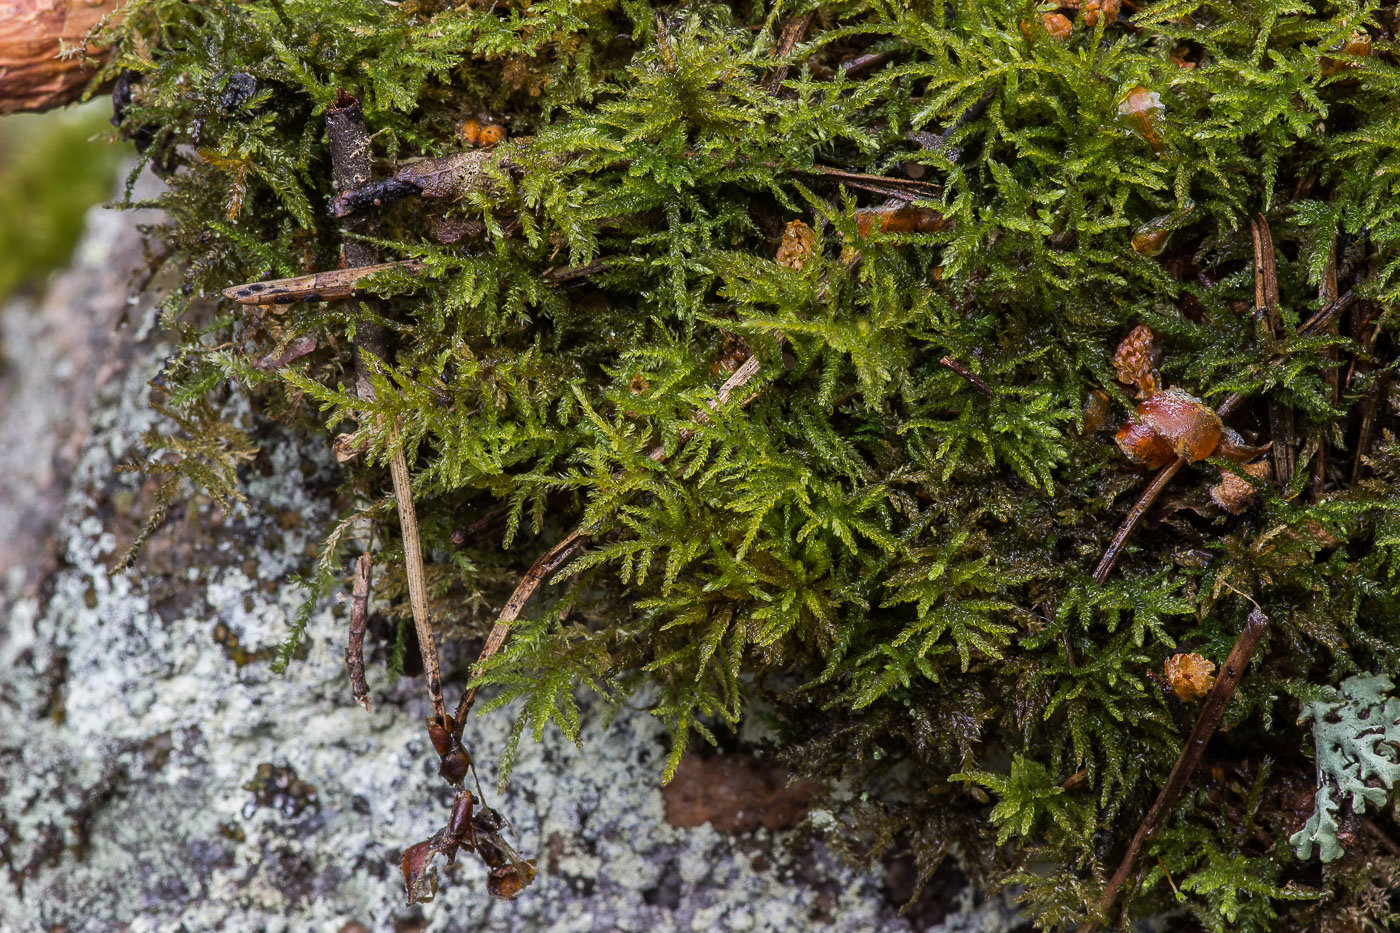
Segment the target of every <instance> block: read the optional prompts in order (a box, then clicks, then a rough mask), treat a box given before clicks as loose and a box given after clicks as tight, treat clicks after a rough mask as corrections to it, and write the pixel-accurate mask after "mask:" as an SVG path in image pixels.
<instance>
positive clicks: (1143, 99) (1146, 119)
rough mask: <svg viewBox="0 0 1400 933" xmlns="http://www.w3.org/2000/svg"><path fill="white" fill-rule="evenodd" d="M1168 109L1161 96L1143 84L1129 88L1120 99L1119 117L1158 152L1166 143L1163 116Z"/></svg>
mask: <svg viewBox="0 0 1400 933" xmlns="http://www.w3.org/2000/svg"><path fill="white" fill-rule="evenodd" d="M1166 110H1167V108H1166V107H1165V106H1163V104H1162V98H1161V96H1160V95H1159V94H1158V93H1157V92H1156V91H1149V90H1148V89H1147V88H1145V87H1143V86H1142V85H1141V84H1139V85H1136V86H1135V87H1131V88H1129V89H1128V90H1127V92H1126V93H1124V94H1123V96H1122V97H1120V98H1119V99H1118V116H1119V118H1120V119H1122V121H1123V122H1124V123H1125V124H1127V126H1128V128H1129V129H1130V130H1132V131H1133V132H1134V133H1136V134H1137V135H1139V136H1141V137H1142V138H1143V139H1144V140H1146V141H1147V144H1148V145H1149V146H1151V147H1152V148H1153V149H1155V150H1157V151H1158V152H1161V151H1162V147H1163V146H1164V145H1165V142H1164V140H1163V137H1162V117H1163V116H1164V115H1165V114H1166Z"/></svg>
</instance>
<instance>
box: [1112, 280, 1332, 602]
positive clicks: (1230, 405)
mask: <svg viewBox="0 0 1400 933" xmlns="http://www.w3.org/2000/svg"><path fill="white" fill-rule="evenodd" d="M1355 300H1356V295H1355V293H1354V292H1350V291H1349V292H1347V293H1346V294H1345V295H1342V296H1341V297H1340V298H1338V299H1337V300H1336V301H1334V302H1332V303H1331V304H1329V305H1327V306H1326V307H1325V308H1323V309H1322V310H1321V311H1319V312H1317V314H1315V315H1313V316H1312V317H1311V318H1309V319H1308V320H1307V321H1305V322H1303V324H1301V325H1300V326H1299V327H1298V333H1299V334H1300V335H1301V336H1304V337H1307V336H1311V335H1312V334H1316V333H1319V332H1321V331H1322V330H1324V329H1325V328H1327V327H1328V326H1329V325H1330V324H1331V323H1332V322H1333V321H1335V320H1336V319H1337V317H1338V316H1339V315H1340V314H1341V313H1342V312H1343V311H1345V310H1346V309H1347V308H1348V307H1350V306H1351V303H1352V302H1353V301H1355ZM1272 362H1273V364H1280V363H1282V362H1283V358H1282V357H1276V358H1275V359H1274V360H1273V361H1272ZM1245 397H1246V396H1245V395H1244V393H1242V392H1232V393H1230V395H1228V396H1226V398H1225V401H1223V402H1221V403H1220V406H1219V407H1218V408H1216V409H1215V413H1216V414H1217V415H1219V416H1220V417H1221V419H1222V420H1223V419H1224V418H1226V417H1227V416H1228V415H1229V414H1230V413H1231V412H1233V411H1234V410H1235V409H1236V408H1238V407H1239V406H1240V405H1241V403H1243V402H1244V400H1245ZM1185 465H1186V461H1185V460H1183V459H1182V458H1180V457H1178V458H1177V459H1176V462H1174V463H1169V464H1167V465H1166V466H1164V467H1162V469H1161V470H1160V471H1159V472H1158V473H1157V475H1156V476H1155V477H1154V478H1153V480H1152V483H1151V485H1149V486H1148V487H1147V488H1146V489H1144V490H1143V492H1142V495H1141V496H1140V497H1138V501H1137V502H1136V503H1135V504H1134V505H1133V507H1132V510H1131V511H1129V512H1128V517H1127V518H1125V519H1123V524H1122V525H1121V526H1119V528H1118V533H1117V534H1115V535H1114V536H1113V540H1112V541H1111V542H1109V545H1108V547H1107V548H1105V549H1104V552H1103V557H1101V558H1100V559H1099V565H1098V566H1097V567H1095V568H1094V582H1096V583H1098V584H1099V585H1100V586H1102V585H1103V584H1104V583H1105V582H1106V581H1107V580H1108V578H1109V575H1111V574H1112V573H1113V565H1114V564H1116V563H1117V562H1118V557H1119V555H1121V554H1122V552H1123V547H1124V546H1125V545H1126V544H1127V543H1128V539H1129V538H1130V537H1132V535H1133V532H1134V531H1136V530H1137V527H1138V525H1140V524H1142V520H1143V517H1144V516H1146V515H1147V511H1148V509H1150V508H1152V504H1153V503H1154V502H1156V501H1157V497H1158V496H1159V495H1161V493H1162V490H1163V489H1165V488H1167V484H1168V483H1169V482H1171V478H1172V477H1173V476H1175V475H1176V474H1177V472H1178V471H1179V470H1180V469H1181V468H1182V467H1183V466H1185Z"/></svg>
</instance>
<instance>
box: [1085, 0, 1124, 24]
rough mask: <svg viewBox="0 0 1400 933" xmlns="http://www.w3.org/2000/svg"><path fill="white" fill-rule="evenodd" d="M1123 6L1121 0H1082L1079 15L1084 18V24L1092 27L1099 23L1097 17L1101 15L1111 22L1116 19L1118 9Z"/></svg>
mask: <svg viewBox="0 0 1400 933" xmlns="http://www.w3.org/2000/svg"><path fill="white" fill-rule="evenodd" d="M1122 7H1123V0H1084V5H1083V6H1082V7H1080V8H1079V15H1080V16H1081V17H1083V19H1084V25H1086V26H1088V27H1089V28H1091V29H1092V28H1093V27H1095V26H1097V25H1098V24H1099V17H1100V16H1102V17H1104V18H1106V19H1107V20H1108V22H1109V23H1112V22H1113V21H1114V20H1116V19H1118V11H1119V10H1120V9H1122Z"/></svg>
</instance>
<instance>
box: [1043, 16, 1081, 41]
mask: <svg viewBox="0 0 1400 933" xmlns="http://www.w3.org/2000/svg"><path fill="white" fill-rule="evenodd" d="M1040 21H1041V22H1042V23H1044V24H1045V31H1046V32H1048V33H1049V34H1050V37H1051V38H1053V39H1059V40H1061V41H1063V40H1065V39H1068V38H1069V34H1070V32H1071V31H1072V30H1073V29H1074V25H1073V24H1072V23H1071V22H1070V21H1069V17H1068V16H1066V15H1065V14H1063V13H1046V14H1045V15H1044V16H1042V17H1041V18H1040Z"/></svg>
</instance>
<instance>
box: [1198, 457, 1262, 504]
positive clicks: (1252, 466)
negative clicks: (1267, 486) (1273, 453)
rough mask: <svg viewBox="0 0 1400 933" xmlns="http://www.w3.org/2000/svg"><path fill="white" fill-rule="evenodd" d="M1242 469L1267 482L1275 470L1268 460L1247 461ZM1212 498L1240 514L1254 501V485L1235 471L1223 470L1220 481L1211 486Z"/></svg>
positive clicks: (1216, 502)
mask: <svg viewBox="0 0 1400 933" xmlns="http://www.w3.org/2000/svg"><path fill="white" fill-rule="evenodd" d="M1242 469H1243V470H1244V472H1245V473H1248V474H1249V475H1250V476H1252V477H1254V478H1255V479H1258V480H1263V481H1264V482H1266V483H1267V482H1268V481H1269V478H1270V477H1271V476H1273V472H1274V471H1273V467H1271V466H1270V465H1269V461H1267V460H1260V461H1259V462H1258V463H1247V464H1245V465H1244V467H1243V468H1242ZM1210 500H1211V501H1212V502H1214V503H1215V504H1216V505H1218V506H1220V507H1221V508H1222V509H1224V510H1225V511H1227V512H1229V513H1230V514H1232V515H1239V514H1240V513H1241V512H1243V511H1244V510H1245V509H1247V508H1249V506H1250V505H1251V504H1252V503H1253V502H1254V487H1253V486H1252V485H1250V483H1249V482H1248V481H1247V480H1244V479H1242V478H1240V477H1238V476H1236V475H1235V474H1234V473H1229V472H1224V471H1222V472H1221V474H1220V482H1218V483H1216V484H1215V485H1214V486H1212V487H1210Z"/></svg>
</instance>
